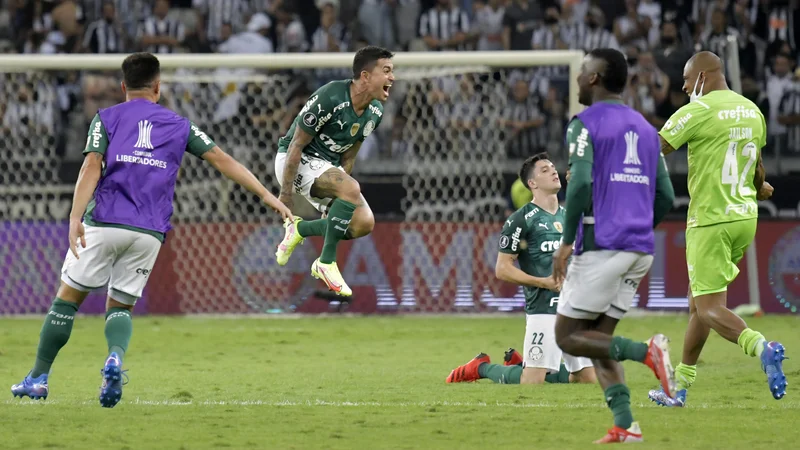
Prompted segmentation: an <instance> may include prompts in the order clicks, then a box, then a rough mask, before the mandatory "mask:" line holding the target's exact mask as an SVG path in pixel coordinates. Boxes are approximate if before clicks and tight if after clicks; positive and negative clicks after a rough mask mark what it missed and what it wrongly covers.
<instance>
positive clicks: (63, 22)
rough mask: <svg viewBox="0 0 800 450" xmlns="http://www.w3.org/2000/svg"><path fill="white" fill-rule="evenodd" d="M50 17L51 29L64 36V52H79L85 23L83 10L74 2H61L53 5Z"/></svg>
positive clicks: (71, 0) (62, 0) (66, 0)
mask: <svg viewBox="0 0 800 450" xmlns="http://www.w3.org/2000/svg"><path fill="white" fill-rule="evenodd" d="M50 17H51V18H52V22H53V29H54V30H58V31H59V32H60V33H61V34H62V35H63V36H64V40H65V41H64V47H63V49H64V51H65V52H67V53H72V52H77V51H79V50H80V45H81V38H82V36H83V31H84V22H85V21H86V15H85V13H84V10H83V8H82V7H81V6H80V5H79V4H78V3H77V2H76V1H75V0H61V1H60V2H57V4H54V5H53V9H52V10H51V11H50Z"/></svg>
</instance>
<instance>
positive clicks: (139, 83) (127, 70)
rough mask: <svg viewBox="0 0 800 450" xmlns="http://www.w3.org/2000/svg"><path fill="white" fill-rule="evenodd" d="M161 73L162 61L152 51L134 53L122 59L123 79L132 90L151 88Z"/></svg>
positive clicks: (127, 87)
mask: <svg viewBox="0 0 800 450" xmlns="http://www.w3.org/2000/svg"><path fill="white" fill-rule="evenodd" d="M160 74H161V63H159V62H158V58H156V57H155V56H154V55H153V54H152V53H145V52H142V53H134V54H132V55H130V56H128V57H127V58H125V60H124V61H122V80H123V81H124V82H125V88H126V89H128V90H129V91H130V90H134V91H135V90H137V89H146V88H149V87H150V85H151V84H152V83H153V81H155V80H156V78H158V76H159V75H160Z"/></svg>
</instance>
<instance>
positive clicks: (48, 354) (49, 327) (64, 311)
mask: <svg viewBox="0 0 800 450" xmlns="http://www.w3.org/2000/svg"><path fill="white" fill-rule="evenodd" d="M77 312H78V305H77V304H75V303H72V302H68V301H65V300H62V299H60V298H56V299H55V300H53V304H52V305H51V306H50V310H49V311H48V312H47V316H45V318H44V324H42V331H41V332H40V333H39V348H38V349H37V350H36V362H35V363H34V365H33V370H32V371H31V377H33V378H36V377H38V376H40V375H42V374H43V373H50V367H51V366H52V365H53V361H55V359H56V356H58V352H59V351H60V350H61V348H62V347H64V346H65V345H66V344H67V341H69V336H70V334H72V325H73V323H74V322H75V313H77Z"/></svg>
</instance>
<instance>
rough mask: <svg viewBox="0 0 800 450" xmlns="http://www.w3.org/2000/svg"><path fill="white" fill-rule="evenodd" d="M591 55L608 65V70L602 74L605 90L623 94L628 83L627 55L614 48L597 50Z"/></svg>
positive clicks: (591, 52)
mask: <svg viewBox="0 0 800 450" xmlns="http://www.w3.org/2000/svg"><path fill="white" fill-rule="evenodd" d="M589 55H590V56H591V57H592V58H597V59H601V60H603V61H604V62H605V63H606V70H605V71H604V73H602V74H600V79H601V80H602V85H603V87H604V88H605V90H607V91H608V92H610V93H612V94H621V93H622V91H624V90H625V84H626V83H627V82H628V60H627V59H625V55H623V54H622V52H620V51H619V50H616V49H613V48H596V49H594V50H592V51H590V52H589Z"/></svg>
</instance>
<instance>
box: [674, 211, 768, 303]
mask: <svg viewBox="0 0 800 450" xmlns="http://www.w3.org/2000/svg"><path fill="white" fill-rule="evenodd" d="M757 223H758V219H747V220H739V221H736V222H727V223H719V224H715V225H708V226H705V227H694V228H687V229H686V266H687V268H688V270H689V287H690V288H691V290H692V296H694V297H698V296H701V295H708V294H716V293H717V292H725V291H726V290H728V285H729V284H730V283H731V282H732V281H733V280H735V279H736V276H737V275H739V268H738V267H736V266H737V264H739V261H741V260H742V256H744V252H745V251H746V250H747V247H749V246H750V243H751V242H753V239H755V236H756V224H757Z"/></svg>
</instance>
